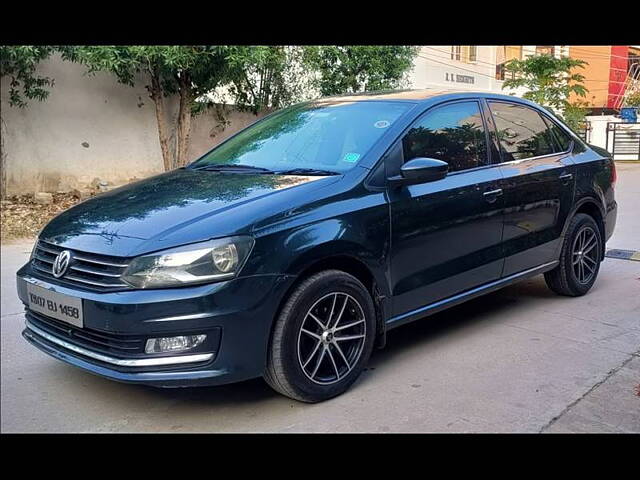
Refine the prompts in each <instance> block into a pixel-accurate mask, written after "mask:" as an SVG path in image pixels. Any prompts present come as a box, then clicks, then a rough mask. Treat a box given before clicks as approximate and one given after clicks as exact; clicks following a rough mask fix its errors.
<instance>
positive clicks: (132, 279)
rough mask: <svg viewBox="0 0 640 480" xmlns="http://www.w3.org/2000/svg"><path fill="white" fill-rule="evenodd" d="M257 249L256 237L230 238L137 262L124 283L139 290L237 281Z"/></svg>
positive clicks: (159, 253) (128, 270)
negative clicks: (255, 246) (231, 279)
mask: <svg viewBox="0 0 640 480" xmlns="http://www.w3.org/2000/svg"><path fill="white" fill-rule="evenodd" d="M252 248H253V238H252V237H244V236H242V237H240V236H238V237H228V238H220V239H217V240H211V241H208V242H203V243H195V244H192V245H185V246H184V247H178V248H172V249H170V250H164V251H162V252H158V253H154V254H151V255H143V256H141V257H137V258H134V259H133V261H132V262H131V263H130V264H129V266H128V267H127V268H126V270H125V271H124V273H123V274H122V277H121V278H122V280H123V281H125V282H127V283H128V284H129V285H131V286H134V287H136V288H163V287H179V286H182V285H191V284H194V283H208V282H217V281H220V280H226V279H229V278H233V277H234V276H236V274H237V273H238V272H239V271H240V269H241V268H242V266H243V265H244V262H245V261H246V260H247V257H248V256H249V253H250V252H251V249H252Z"/></svg>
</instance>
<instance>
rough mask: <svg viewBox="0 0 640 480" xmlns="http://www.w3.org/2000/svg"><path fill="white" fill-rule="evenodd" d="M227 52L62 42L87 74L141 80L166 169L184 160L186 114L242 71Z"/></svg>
mask: <svg viewBox="0 0 640 480" xmlns="http://www.w3.org/2000/svg"><path fill="white" fill-rule="evenodd" d="M229 53H230V48H229V47H224V46H78V47H66V48H64V49H63V58H64V59H67V60H71V61H75V62H79V63H82V64H84V65H86V66H87V69H88V72H89V73H90V74H94V73H96V72H101V71H106V72H110V73H112V74H113V75H115V76H116V78H117V80H118V82H120V83H123V84H125V85H130V86H133V85H134V84H135V82H136V81H137V80H138V79H139V78H141V77H142V78H143V79H144V80H145V82H146V85H145V87H146V88H147V90H148V92H149V96H150V98H151V99H152V100H153V102H154V105H155V110H156V120H157V125H158V138H159V140H160V148H161V151H162V157H163V160H164V168H165V170H171V169H173V168H176V167H179V166H182V165H184V164H185V163H186V162H187V160H188V159H187V150H188V147H189V136H190V133H191V119H192V117H193V116H195V115H198V114H199V113H201V112H202V111H203V109H204V107H205V106H206V105H207V104H209V103H210V101H209V100H207V98H206V96H207V95H208V94H209V93H210V92H212V91H215V90H216V89H217V88H218V87H220V86H222V85H225V84H228V83H229V82H230V81H232V80H233V79H234V78H235V77H237V76H238V75H240V74H242V70H241V69H238V68H237V67H238V65H237V64H232V63H231V62H230V61H229V58H228V56H229ZM172 95H177V96H178V98H179V106H178V115H177V118H176V120H171V119H170V118H168V114H167V107H166V104H165V99H166V97H169V96H172ZM203 97H204V98H203ZM172 131H175V132H176V143H175V148H174V149H172V148H171V146H170V138H171V132H172Z"/></svg>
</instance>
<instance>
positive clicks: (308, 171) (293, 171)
mask: <svg viewBox="0 0 640 480" xmlns="http://www.w3.org/2000/svg"><path fill="white" fill-rule="evenodd" d="M274 173H276V174H278V175H340V172H336V171H334V170H322V169H321V168H290V169H289V170H276V171H275V172H274Z"/></svg>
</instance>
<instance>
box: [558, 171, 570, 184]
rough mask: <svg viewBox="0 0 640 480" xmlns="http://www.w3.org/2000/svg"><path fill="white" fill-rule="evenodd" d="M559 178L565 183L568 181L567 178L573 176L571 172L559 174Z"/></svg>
mask: <svg viewBox="0 0 640 480" xmlns="http://www.w3.org/2000/svg"><path fill="white" fill-rule="evenodd" d="M559 178H560V180H562V183H564V184H565V185H566V184H567V183H568V182H569V180H571V179H572V178H573V173H565V174H563V175H560V177H559Z"/></svg>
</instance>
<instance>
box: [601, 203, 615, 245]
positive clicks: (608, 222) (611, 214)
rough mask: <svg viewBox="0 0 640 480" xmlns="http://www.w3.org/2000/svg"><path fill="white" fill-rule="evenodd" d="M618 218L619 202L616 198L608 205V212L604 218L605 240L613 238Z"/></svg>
mask: <svg viewBox="0 0 640 480" xmlns="http://www.w3.org/2000/svg"><path fill="white" fill-rule="evenodd" d="M617 218H618V202H616V201H615V200H614V201H613V202H611V204H609V206H608V207H607V213H606V216H605V219H604V233H605V242H606V241H607V240H609V239H610V238H611V235H613V231H614V230H615V228H616V220H617Z"/></svg>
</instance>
